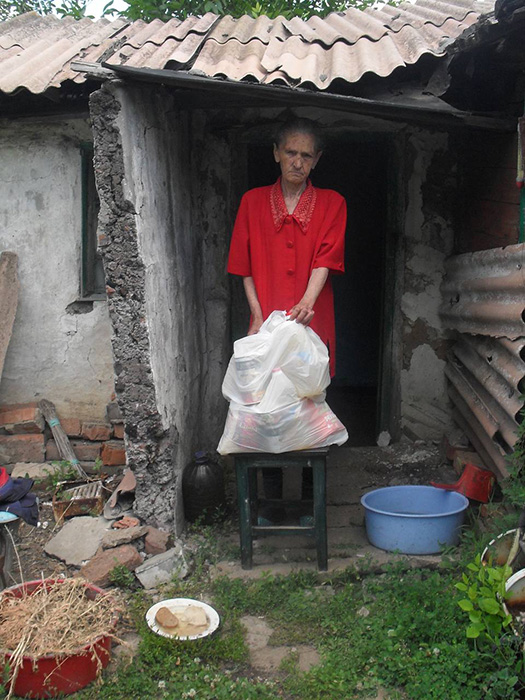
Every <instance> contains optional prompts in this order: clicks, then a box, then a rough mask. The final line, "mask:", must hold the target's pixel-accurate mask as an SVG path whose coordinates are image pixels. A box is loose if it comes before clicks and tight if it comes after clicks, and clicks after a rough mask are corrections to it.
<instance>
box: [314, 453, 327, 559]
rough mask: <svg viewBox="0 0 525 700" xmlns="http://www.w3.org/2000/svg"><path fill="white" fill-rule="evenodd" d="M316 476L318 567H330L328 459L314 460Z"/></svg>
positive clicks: (315, 508) (315, 519)
mask: <svg viewBox="0 0 525 700" xmlns="http://www.w3.org/2000/svg"><path fill="white" fill-rule="evenodd" d="M313 467H314V468H313V476H314V524H315V542H316V545H317V567H318V569H319V571H327V569H328V538H327V534H326V461H325V460H324V459H323V458H321V459H316V460H313Z"/></svg>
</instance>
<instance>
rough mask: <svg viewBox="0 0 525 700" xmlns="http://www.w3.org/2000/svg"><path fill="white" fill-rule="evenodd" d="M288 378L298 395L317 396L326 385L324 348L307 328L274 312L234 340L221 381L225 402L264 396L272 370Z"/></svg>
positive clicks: (255, 400) (327, 371)
mask: <svg viewBox="0 0 525 700" xmlns="http://www.w3.org/2000/svg"><path fill="white" fill-rule="evenodd" d="M276 368H280V369H282V371H283V372H284V373H285V374H286V376H287V377H288V378H289V379H290V380H291V381H292V383H293V385H294V386H295V388H296V390H297V395H298V396H299V397H300V398H304V397H308V396H312V397H313V396H318V395H319V394H322V392H323V391H324V390H325V389H326V387H327V386H328V385H329V384H330V369H329V357H328V350H327V348H326V345H325V344H324V343H323V341H322V340H321V339H320V338H319V336H318V335H317V333H315V332H314V331H313V330H312V329H311V328H308V327H306V326H303V325H302V324H300V323H296V322H295V321H290V320H289V319H287V317H286V313H285V312H284V311H274V312H273V313H271V314H270V315H269V316H268V318H267V319H266V321H265V322H264V323H263V325H262V326H261V329H260V330H259V332H258V333H256V334H255V335H248V336H246V337H245V338H241V339H240V340H237V341H236V342H235V343H234V345H233V357H232V358H231V360H230V363H229V365H228V369H227V370H226V375H225V377H224V381H223V384H222V393H223V396H224V398H225V399H227V400H228V401H235V403H240V404H244V405H250V404H254V403H258V402H259V401H261V399H262V398H263V396H264V393H265V391H266V388H267V387H268V384H269V382H270V379H271V376H272V372H273V370H274V369H276Z"/></svg>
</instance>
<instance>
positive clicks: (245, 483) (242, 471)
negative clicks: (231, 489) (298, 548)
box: [235, 457, 253, 569]
mask: <svg viewBox="0 0 525 700" xmlns="http://www.w3.org/2000/svg"><path fill="white" fill-rule="evenodd" d="M235 471H236V474H237V499H238V503H239V530H240V538H241V565H242V568H243V569H251V568H252V558H253V547H252V514H251V493H250V476H249V474H248V472H249V468H248V466H247V465H245V464H244V462H243V460H242V458H240V457H237V458H236V459H235Z"/></svg>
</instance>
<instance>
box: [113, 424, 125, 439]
mask: <svg viewBox="0 0 525 700" xmlns="http://www.w3.org/2000/svg"><path fill="white" fill-rule="evenodd" d="M113 437H114V438H116V439H117V440H124V423H115V424H114V425H113Z"/></svg>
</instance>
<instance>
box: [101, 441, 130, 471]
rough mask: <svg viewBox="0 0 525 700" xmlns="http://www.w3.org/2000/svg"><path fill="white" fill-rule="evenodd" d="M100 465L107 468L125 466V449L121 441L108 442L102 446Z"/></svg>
mask: <svg viewBox="0 0 525 700" xmlns="http://www.w3.org/2000/svg"><path fill="white" fill-rule="evenodd" d="M101 457H102V463H103V464H105V465H107V466H116V465H119V464H126V449H125V447H124V442H123V441H122V440H110V441H109V442H105V443H104V444H103V445H102V452H101Z"/></svg>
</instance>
